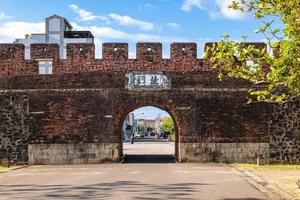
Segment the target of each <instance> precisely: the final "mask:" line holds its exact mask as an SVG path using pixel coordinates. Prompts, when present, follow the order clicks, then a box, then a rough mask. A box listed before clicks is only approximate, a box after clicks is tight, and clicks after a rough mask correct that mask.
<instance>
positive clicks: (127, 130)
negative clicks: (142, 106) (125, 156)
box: [122, 112, 135, 141]
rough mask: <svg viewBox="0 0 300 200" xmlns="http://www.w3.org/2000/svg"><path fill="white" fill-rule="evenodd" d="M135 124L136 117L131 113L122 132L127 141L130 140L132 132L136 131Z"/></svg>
mask: <svg viewBox="0 0 300 200" xmlns="http://www.w3.org/2000/svg"><path fill="white" fill-rule="evenodd" d="M134 125H135V119H134V113H133V112H132V113H129V114H128V115H127V116H126V118H125V120H124V123H123V126H122V132H123V136H124V140H125V141H129V140H130V135H129V134H130V133H131V132H132V131H134Z"/></svg>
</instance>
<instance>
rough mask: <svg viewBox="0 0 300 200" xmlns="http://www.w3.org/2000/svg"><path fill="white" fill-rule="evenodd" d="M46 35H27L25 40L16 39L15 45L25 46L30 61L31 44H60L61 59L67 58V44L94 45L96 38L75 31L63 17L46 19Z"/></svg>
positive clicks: (90, 34)
mask: <svg viewBox="0 0 300 200" xmlns="http://www.w3.org/2000/svg"><path fill="white" fill-rule="evenodd" d="M45 23H46V24H45V33H38V34H36V33H32V34H27V35H26V36H25V38H24V39H16V40H15V42H14V43H17V44H24V46H25V59H30V45H31V44H41V43H42V44H43V43H46V44H53V43H54V44H59V47H60V58H62V59H66V57H67V44H69V43H94V36H93V35H92V33H91V32H90V31H73V30H72V29H73V27H72V25H71V24H70V23H69V21H68V20H67V19H66V18H64V17H61V16H58V15H53V16H50V17H47V18H46V22H45Z"/></svg>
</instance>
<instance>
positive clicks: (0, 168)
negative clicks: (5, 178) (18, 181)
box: [0, 166, 17, 172]
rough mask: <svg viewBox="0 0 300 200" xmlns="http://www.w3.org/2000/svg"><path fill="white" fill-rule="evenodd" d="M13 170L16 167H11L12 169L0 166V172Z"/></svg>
mask: <svg viewBox="0 0 300 200" xmlns="http://www.w3.org/2000/svg"><path fill="white" fill-rule="evenodd" d="M15 168H17V167H16V166H12V167H9V168H7V167H1V166H0V172H6V171H9V170H12V169H15Z"/></svg>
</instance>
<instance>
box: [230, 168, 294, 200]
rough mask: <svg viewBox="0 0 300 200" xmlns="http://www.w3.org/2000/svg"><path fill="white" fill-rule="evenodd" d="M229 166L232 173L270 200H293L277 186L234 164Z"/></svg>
mask: <svg viewBox="0 0 300 200" xmlns="http://www.w3.org/2000/svg"><path fill="white" fill-rule="evenodd" d="M230 166H231V167H233V169H234V172H235V173H236V174H238V175H240V176H241V177H242V178H243V179H245V180H246V181H247V182H249V183H250V184H251V185H252V186H254V187H255V188H256V189H258V190H259V191H261V192H262V193H264V194H266V195H267V196H268V197H269V198H270V199H272V200H293V198H292V197H291V196H289V195H288V194H287V193H285V192H284V191H283V190H282V189H281V188H279V187H278V186H277V185H274V184H271V183H269V182H268V181H266V180H265V179H264V178H262V177H260V176H258V175H256V174H254V173H252V172H250V171H248V170H246V169H243V168H241V167H239V166H237V165H236V164H231V165H230Z"/></svg>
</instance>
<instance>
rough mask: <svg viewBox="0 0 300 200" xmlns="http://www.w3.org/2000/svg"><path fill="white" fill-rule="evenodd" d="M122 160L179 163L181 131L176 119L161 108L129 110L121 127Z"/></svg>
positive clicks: (150, 107) (146, 107)
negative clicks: (179, 134)
mask: <svg viewBox="0 0 300 200" xmlns="http://www.w3.org/2000/svg"><path fill="white" fill-rule="evenodd" d="M121 138H122V141H121V142H122V144H121V147H122V150H121V153H122V155H123V156H122V161H123V162H126V163H127V162H129V163H131V162H146V163H152V162H154V163H156V162H166V163H169V162H176V160H177V157H178V156H177V155H178V131H177V126H176V122H175V120H174V118H173V117H172V116H171V114H170V113H169V112H167V111H166V110H163V109H161V108H159V107H154V106H144V107H139V108H137V109H135V110H132V111H131V112H129V113H127V115H126V117H125V119H124V121H123V124H122V130H121Z"/></svg>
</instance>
